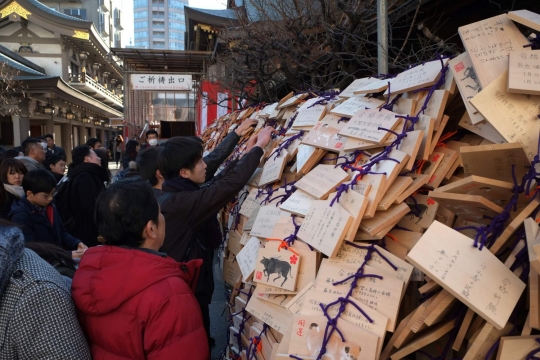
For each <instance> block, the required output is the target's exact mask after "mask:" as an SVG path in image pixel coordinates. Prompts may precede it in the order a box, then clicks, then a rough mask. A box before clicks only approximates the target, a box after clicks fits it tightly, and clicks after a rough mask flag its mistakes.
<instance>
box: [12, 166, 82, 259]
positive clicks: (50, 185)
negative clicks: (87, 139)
mask: <svg viewBox="0 0 540 360" xmlns="http://www.w3.org/2000/svg"><path fill="white" fill-rule="evenodd" d="M22 187H23V190H24V194H25V196H24V197H23V198H22V199H20V200H17V201H15V202H14V203H13V205H12V206H11V212H10V213H9V215H8V217H9V218H10V219H11V221H13V222H14V223H16V224H20V225H22V227H21V230H22V232H23V235H24V240H25V241H26V242H32V241H39V242H47V243H51V244H56V245H58V246H60V247H62V248H63V249H64V250H68V251H72V257H73V258H80V257H82V255H83V254H84V251H85V250H86V248H87V247H86V245H84V244H83V243H82V241H81V240H79V239H77V238H76V237H74V236H72V235H70V234H69V233H68V232H67V231H66V229H65V228H64V225H63V224H62V219H61V218H60V215H59V213H58V210H56V207H55V206H54V204H52V200H53V197H54V192H55V188H56V179H55V178H54V176H52V175H51V173H50V172H49V171H48V170H45V169H37V170H32V171H29V172H27V173H26V175H25V176H24V178H23V181H22Z"/></svg>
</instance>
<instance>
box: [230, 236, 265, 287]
mask: <svg viewBox="0 0 540 360" xmlns="http://www.w3.org/2000/svg"><path fill="white" fill-rule="evenodd" d="M261 247H262V245H261V243H260V241H259V239H257V238H256V237H255V236H253V237H251V238H250V239H249V240H248V242H247V243H246V245H245V246H244V247H243V248H242V250H240V251H239V252H238V254H237V255H236V261H237V262H238V266H239V267H240V271H241V272H242V281H247V280H248V279H249V277H250V276H251V274H253V270H255V266H256V265H257V264H256V261H257V256H258V253H259V249H260V248H261Z"/></svg>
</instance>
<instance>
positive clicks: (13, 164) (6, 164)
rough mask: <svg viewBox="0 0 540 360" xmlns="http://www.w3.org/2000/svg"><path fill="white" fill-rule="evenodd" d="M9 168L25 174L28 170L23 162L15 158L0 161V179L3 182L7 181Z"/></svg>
mask: <svg viewBox="0 0 540 360" xmlns="http://www.w3.org/2000/svg"><path fill="white" fill-rule="evenodd" d="M10 170H15V172H18V173H19V174H23V175H26V173H27V172H28V170H27V169H26V166H24V164H23V163H22V162H21V161H19V160H17V159H5V160H2V162H1V163H0V180H1V181H2V182H3V183H4V184H7V183H8V179H7V177H8V174H9V171H10Z"/></svg>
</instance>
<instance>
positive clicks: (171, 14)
mask: <svg viewBox="0 0 540 360" xmlns="http://www.w3.org/2000/svg"><path fill="white" fill-rule="evenodd" d="M169 19H172V20H181V21H185V20H186V17H185V16H184V14H181V13H179V12H169Z"/></svg>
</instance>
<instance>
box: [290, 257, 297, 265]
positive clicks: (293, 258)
mask: <svg viewBox="0 0 540 360" xmlns="http://www.w3.org/2000/svg"><path fill="white" fill-rule="evenodd" d="M297 261H298V256H296V255H293V256H291V258H290V259H289V262H290V263H291V264H293V265H294V264H296V262H297Z"/></svg>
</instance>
